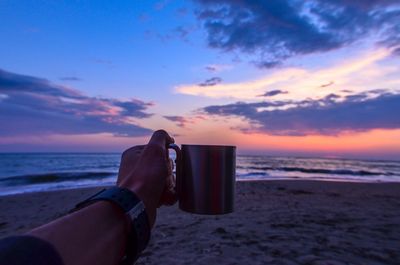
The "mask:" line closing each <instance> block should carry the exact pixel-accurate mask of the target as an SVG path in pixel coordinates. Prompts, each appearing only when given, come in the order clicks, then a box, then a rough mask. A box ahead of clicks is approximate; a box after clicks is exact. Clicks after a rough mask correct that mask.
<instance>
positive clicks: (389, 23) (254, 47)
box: [194, 0, 400, 68]
mask: <svg viewBox="0 0 400 265" xmlns="http://www.w3.org/2000/svg"><path fill="white" fill-rule="evenodd" d="M194 1H195V2H197V3H198V4H199V9H198V11H197V17H198V19H199V20H200V21H202V22H203V27H204V28H205V30H206V32H207V35H208V39H207V42H208V45H209V46H210V47H212V48H217V49H221V50H223V51H240V52H244V53H247V54H252V55H255V56H256V58H258V59H257V60H258V62H257V63H256V65H257V66H259V67H261V68H271V67H276V66H278V65H280V63H281V62H282V61H284V60H285V59H287V58H289V57H292V56H296V55H304V54H311V53H317V52H326V51H331V50H334V49H338V48H341V47H343V46H346V45H349V44H350V43H353V42H354V41H357V40H360V39H363V38H365V37H367V36H372V35H374V38H375V39H376V41H377V43H379V44H381V45H385V46H388V47H395V46H398V45H400V23H399V22H398V21H400V7H399V5H398V4H399V1H398V0H383V1H378V0H375V1H374V0H369V1H364V0H356V1H354V0H312V1H289V0H271V1H264V0H194Z"/></svg>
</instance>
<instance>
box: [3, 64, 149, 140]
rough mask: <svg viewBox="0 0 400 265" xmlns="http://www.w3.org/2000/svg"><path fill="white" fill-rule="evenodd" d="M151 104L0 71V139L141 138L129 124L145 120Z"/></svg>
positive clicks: (140, 132)
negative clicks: (88, 93) (48, 136)
mask: <svg viewBox="0 0 400 265" xmlns="http://www.w3.org/2000/svg"><path fill="white" fill-rule="evenodd" d="M149 106H151V103H145V102H143V101H140V100H137V99H132V100H130V101H121V100H117V99H107V98H96V97H88V96H85V95H83V94H82V93H80V92H79V91H77V90H74V89H70V88H65V87H62V86H58V85H55V84H52V83H50V82H49V81H47V80H46V79H41V78H36V77H32V76H26V75H19V74H14V73H10V72H6V71H3V70H0V124H2V125H3V126H2V129H1V130H0V136H14V135H43V134H90V133H112V134H114V135H121V136H142V135H147V134H148V133H150V130H148V129H146V128H143V127H140V126H138V125H135V124H132V118H146V117H149V116H150V115H151V114H149V113H147V112H145V111H146V110H147V108H148V107H149Z"/></svg>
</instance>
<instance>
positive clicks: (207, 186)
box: [169, 144, 236, 214]
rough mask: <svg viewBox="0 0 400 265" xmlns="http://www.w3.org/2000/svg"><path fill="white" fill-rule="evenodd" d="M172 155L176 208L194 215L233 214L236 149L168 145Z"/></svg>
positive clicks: (215, 146) (228, 147) (219, 146)
mask: <svg viewBox="0 0 400 265" xmlns="http://www.w3.org/2000/svg"><path fill="white" fill-rule="evenodd" d="M169 148H171V149H174V150H175V152H176V191H177V195H178V200H179V208H180V209H181V210H184V211H186V212H191V213H196V214H226V213H230V212H233V209H234V199H235V177H236V173H235V170H236V147H235V146H221V145H186V144H184V145H182V147H181V148H179V146H177V145H175V144H171V145H170V146H169Z"/></svg>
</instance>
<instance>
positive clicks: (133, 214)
mask: <svg viewBox="0 0 400 265" xmlns="http://www.w3.org/2000/svg"><path fill="white" fill-rule="evenodd" d="M144 210H145V208H144V203H143V202H142V201H140V202H139V203H138V204H136V205H135V206H134V207H133V208H132V209H130V210H129V211H128V212H127V214H128V215H129V216H130V218H131V220H135V219H137V218H138V216H139V215H140V214H141V213H143V212H144Z"/></svg>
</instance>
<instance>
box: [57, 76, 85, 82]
mask: <svg viewBox="0 0 400 265" xmlns="http://www.w3.org/2000/svg"><path fill="white" fill-rule="evenodd" d="M59 79H60V80H62V81H82V79H81V78H79V77H76V76H64V77H60V78H59Z"/></svg>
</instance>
